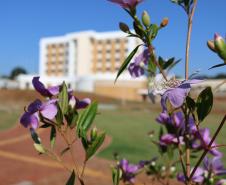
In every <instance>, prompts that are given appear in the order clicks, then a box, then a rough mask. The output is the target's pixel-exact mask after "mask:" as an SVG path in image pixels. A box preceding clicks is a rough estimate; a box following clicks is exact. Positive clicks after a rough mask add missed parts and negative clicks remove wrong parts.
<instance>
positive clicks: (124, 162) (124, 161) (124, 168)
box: [119, 159, 129, 171]
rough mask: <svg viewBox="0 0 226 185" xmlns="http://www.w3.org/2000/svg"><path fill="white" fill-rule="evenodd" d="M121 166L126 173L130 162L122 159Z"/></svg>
mask: <svg viewBox="0 0 226 185" xmlns="http://www.w3.org/2000/svg"><path fill="white" fill-rule="evenodd" d="M119 165H120V166H121V168H122V169H123V171H126V170H127V167H128V165H129V162H128V161H127V160H126V159H122V160H121V161H120V164H119Z"/></svg>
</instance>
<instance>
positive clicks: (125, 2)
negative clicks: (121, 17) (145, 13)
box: [108, 0, 143, 9]
mask: <svg viewBox="0 0 226 185" xmlns="http://www.w3.org/2000/svg"><path fill="white" fill-rule="evenodd" d="M108 1H111V2H113V3H116V4H118V5H120V6H121V7H123V8H129V9H134V8H135V7H136V6H137V5H138V4H139V3H141V2H142V1H143V0H108Z"/></svg>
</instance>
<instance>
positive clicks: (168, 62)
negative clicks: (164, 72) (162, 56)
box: [163, 58, 175, 69]
mask: <svg viewBox="0 0 226 185" xmlns="http://www.w3.org/2000/svg"><path fill="white" fill-rule="evenodd" d="M174 60H175V58H170V59H169V60H168V61H166V62H165V63H164V65H163V69H167V68H168V67H169V66H171V65H172V64H173V63H174Z"/></svg>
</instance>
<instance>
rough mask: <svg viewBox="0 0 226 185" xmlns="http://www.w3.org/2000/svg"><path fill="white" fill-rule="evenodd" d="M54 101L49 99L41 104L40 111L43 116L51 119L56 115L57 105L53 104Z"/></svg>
mask: <svg viewBox="0 0 226 185" xmlns="http://www.w3.org/2000/svg"><path fill="white" fill-rule="evenodd" d="M55 101H56V100H51V101H49V102H47V103H45V104H43V105H42V107H41V110H40V112H41V114H42V116H43V117H45V118H48V119H53V118H54V117H55V116H56V114H57V107H56V105H55Z"/></svg>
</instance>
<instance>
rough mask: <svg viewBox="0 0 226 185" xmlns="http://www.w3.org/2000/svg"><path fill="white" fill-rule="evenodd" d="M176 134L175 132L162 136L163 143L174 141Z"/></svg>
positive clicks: (161, 141)
mask: <svg viewBox="0 0 226 185" xmlns="http://www.w3.org/2000/svg"><path fill="white" fill-rule="evenodd" d="M174 139H175V136H174V135H173V134H165V135H163V136H162V137H161V138H160V144H161V145H169V144H172V143H174Z"/></svg>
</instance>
